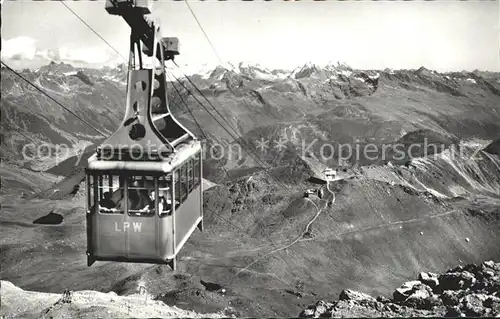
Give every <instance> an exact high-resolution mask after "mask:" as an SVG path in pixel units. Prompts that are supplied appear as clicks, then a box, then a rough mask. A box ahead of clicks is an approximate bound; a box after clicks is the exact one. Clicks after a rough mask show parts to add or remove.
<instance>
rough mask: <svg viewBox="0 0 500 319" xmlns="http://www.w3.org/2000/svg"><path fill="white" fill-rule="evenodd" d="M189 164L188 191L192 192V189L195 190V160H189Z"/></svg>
mask: <svg viewBox="0 0 500 319" xmlns="http://www.w3.org/2000/svg"><path fill="white" fill-rule="evenodd" d="M187 165H188V168H187V170H188V171H187V189H188V193H191V191H192V190H193V186H194V178H193V160H192V159H191V160H189V162H187Z"/></svg>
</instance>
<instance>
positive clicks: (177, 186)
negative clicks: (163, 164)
mask: <svg viewBox="0 0 500 319" xmlns="http://www.w3.org/2000/svg"><path fill="white" fill-rule="evenodd" d="M180 172H181V168H179V169H178V170H177V171H175V196H174V197H175V205H176V206H175V207H178V206H179V204H180V203H181V202H182V200H181V180H180Z"/></svg>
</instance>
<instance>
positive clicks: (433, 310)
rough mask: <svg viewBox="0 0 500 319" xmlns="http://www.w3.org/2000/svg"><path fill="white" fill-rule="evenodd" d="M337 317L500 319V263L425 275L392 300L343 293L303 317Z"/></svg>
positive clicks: (401, 289) (355, 292) (463, 267)
mask: <svg viewBox="0 0 500 319" xmlns="http://www.w3.org/2000/svg"><path fill="white" fill-rule="evenodd" d="M299 316H300V317H304V318H324V317H330V318H337V317H342V318H345V317H371V318H373V317H443V316H444V317H500V263H495V262H493V261H485V262H483V263H482V264H479V265H474V264H469V265H466V266H458V267H456V268H453V269H450V270H448V271H447V272H445V273H442V274H440V275H439V274H435V273H429V272H421V273H420V274H419V275H418V278H417V279H416V280H413V281H409V282H406V283H404V284H403V285H402V286H401V287H399V288H397V289H396V290H395V291H394V293H393V294H392V297H391V298H385V297H381V296H380V297H377V298H374V297H372V296H370V295H368V294H365V293H362V292H359V291H354V290H349V289H346V290H343V291H342V292H341V293H340V296H339V299H338V300H337V301H333V302H325V301H318V302H317V303H316V304H314V305H311V306H309V307H308V308H307V309H305V310H304V311H303V312H302V313H301V314H300V315H299Z"/></svg>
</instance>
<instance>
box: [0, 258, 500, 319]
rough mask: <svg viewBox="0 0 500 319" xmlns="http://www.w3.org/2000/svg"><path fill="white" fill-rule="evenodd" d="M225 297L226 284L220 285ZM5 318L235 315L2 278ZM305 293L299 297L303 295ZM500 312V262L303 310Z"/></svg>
mask: <svg viewBox="0 0 500 319" xmlns="http://www.w3.org/2000/svg"><path fill="white" fill-rule="evenodd" d="M216 290H217V291H216V293H217V294H219V295H220V296H222V297H224V293H225V289H224V288H222V287H216ZM1 293H2V301H1V310H0V313H1V315H2V318H5V319H7V318H21V317H50V318H54V319H56V318H68V317H78V318H95V317H115V318H118V317H120V318H131V317H162V318H166V317H169V318H172V317H174V318H204V317H205V318H206V317H211V318H227V317H235V316H234V313H232V311H231V308H230V307H228V308H226V309H224V310H223V311H221V312H218V313H210V314H199V313H196V312H193V311H186V310H182V309H180V308H177V307H175V306H173V307H170V306H167V305H166V304H165V303H163V302H162V301H161V299H160V300H158V299H159V298H157V300H155V299H154V297H153V296H149V295H148V294H147V292H143V293H141V294H134V295H129V296H118V295H117V294H116V293H114V292H110V293H100V292H95V291H77V292H72V291H65V292H64V293H62V294H54V293H40V292H32V291H25V290H23V289H20V288H18V287H16V286H15V285H13V284H12V283H11V282H8V281H2V282H1ZM298 297H300V296H298ZM443 316H445V317H500V263H495V262H494V261H485V262H483V263H481V264H477V265H475V264H469V265H466V266H458V267H456V268H453V269H450V270H448V271H447V272H445V273H442V274H435V273H432V272H421V273H420V274H419V275H418V278H417V280H414V281H409V282H406V283H404V284H403V285H402V286H401V287H399V288H397V289H396V290H395V291H394V293H393V296H392V298H390V299H389V298H385V297H380V296H379V297H377V298H375V297H372V296H370V295H368V294H365V293H363V292H359V291H355V290H351V289H346V290H343V291H342V292H341V293H340V296H339V300H338V301H333V302H326V301H323V300H321V301H318V302H317V303H315V304H314V305H311V306H309V307H307V309H305V310H304V311H302V312H301V313H300V315H299V317H302V318H324V317H331V318H334V317H342V318H345V317H443Z"/></svg>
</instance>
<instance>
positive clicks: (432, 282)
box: [418, 272, 439, 290]
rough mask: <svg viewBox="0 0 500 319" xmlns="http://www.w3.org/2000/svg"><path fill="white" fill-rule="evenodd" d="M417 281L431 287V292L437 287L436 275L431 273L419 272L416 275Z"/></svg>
mask: <svg viewBox="0 0 500 319" xmlns="http://www.w3.org/2000/svg"><path fill="white" fill-rule="evenodd" d="M418 280H419V281H420V282H422V283H423V284H425V285H427V286H429V287H431V289H432V290H435V289H436V288H437V286H439V279H438V275H437V274H435V273H432V272H421V273H420V274H419V275H418Z"/></svg>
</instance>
